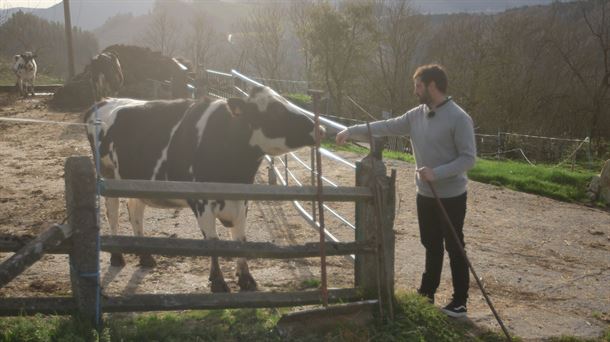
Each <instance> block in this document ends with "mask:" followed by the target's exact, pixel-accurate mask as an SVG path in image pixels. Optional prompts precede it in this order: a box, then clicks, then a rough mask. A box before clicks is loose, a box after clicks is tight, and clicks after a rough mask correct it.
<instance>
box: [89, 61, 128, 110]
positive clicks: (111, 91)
mask: <svg viewBox="0 0 610 342" xmlns="http://www.w3.org/2000/svg"><path fill="white" fill-rule="evenodd" d="M90 71H91V83H92V87H93V93H94V96H95V100H96V101H99V100H101V99H102V98H103V97H104V96H114V95H116V94H117V92H118V90H119V89H120V88H121V86H123V81H124V78H123V70H122V69H121V63H120V62H119V57H118V56H117V55H116V54H115V53H113V52H111V51H105V52H102V53H100V54H99V55H97V56H95V57H93V59H92V60H91V69H90Z"/></svg>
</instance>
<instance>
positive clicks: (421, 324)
mask: <svg viewBox="0 0 610 342" xmlns="http://www.w3.org/2000/svg"><path fill="white" fill-rule="evenodd" d="M397 300H398V305H397V308H396V316H395V317H396V319H395V320H394V321H393V322H388V323H378V322H376V323H371V324H369V325H367V326H337V327H336V329H334V330H331V331H326V332H319V330H317V329H311V330H312V334H311V335H306V336H299V338H298V339H295V340H296V341H355V342H357V341H363V342H364V341H380V342H381V341H501V340H502V338H501V336H500V335H498V334H496V333H492V332H481V331H479V330H477V329H476V328H474V327H473V326H472V325H469V324H463V323H462V324H459V323H456V321H454V320H451V319H448V318H447V317H446V316H445V315H444V314H442V313H441V312H440V311H439V310H438V309H437V308H435V307H434V306H432V305H430V304H428V303H427V302H426V301H425V300H424V299H423V298H421V297H420V296H418V295H415V294H405V293H402V294H399V295H398V297H397ZM286 311H287V310H276V309H235V310H212V311H185V312H169V313H146V314H137V315H126V314H120V315H119V314H115V315H110V316H107V317H106V319H105V323H106V326H105V328H104V330H103V332H102V334H101V336H97V335H96V334H94V333H93V330H91V329H89V328H88V327H86V326H84V325H82V324H79V323H78V322H76V321H75V320H74V319H72V318H69V317H57V316H42V315H39V316H35V317H16V318H2V319H0V341H2V342H12V341H281V338H280V337H279V336H278V334H277V333H276V331H275V330H274V328H275V325H276V324H277V321H278V320H279V318H280V317H281V314H282V312H286Z"/></svg>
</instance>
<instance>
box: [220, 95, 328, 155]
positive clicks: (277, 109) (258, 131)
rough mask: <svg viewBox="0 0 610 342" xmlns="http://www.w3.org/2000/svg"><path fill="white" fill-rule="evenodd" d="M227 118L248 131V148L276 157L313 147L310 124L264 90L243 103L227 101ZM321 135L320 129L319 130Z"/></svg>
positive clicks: (312, 127) (282, 100) (277, 97)
mask: <svg viewBox="0 0 610 342" xmlns="http://www.w3.org/2000/svg"><path fill="white" fill-rule="evenodd" d="M227 103H228V106H229V110H230V111H231V114H232V115H233V116H235V117H238V118H240V119H241V120H244V121H245V122H246V123H247V124H248V125H250V127H252V131H253V132H252V137H251V138H250V145H252V146H258V147H259V148H260V149H261V150H262V151H263V152H264V153H265V154H268V155H272V156H277V155H281V154H284V153H287V152H290V151H293V150H295V149H297V148H299V147H303V146H312V145H314V143H315V130H314V123H313V120H311V119H310V118H308V117H307V116H305V115H304V114H302V113H300V112H298V111H297V110H296V109H294V107H292V106H290V105H289V104H288V102H287V101H286V100H285V99H284V98H282V97H281V96H279V95H278V94H277V93H275V92H274V91H273V90H271V89H270V88H268V87H256V88H254V89H252V91H251V92H250V95H249V97H248V98H247V99H245V100H244V99H238V98H231V99H229V100H228V101H227ZM321 131H322V132H321V133H322V134H324V128H323V127H321Z"/></svg>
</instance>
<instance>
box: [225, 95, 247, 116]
mask: <svg viewBox="0 0 610 342" xmlns="http://www.w3.org/2000/svg"><path fill="white" fill-rule="evenodd" d="M227 105H228V106H229V111H230V112H231V115H233V116H235V117H238V116H242V115H243V114H244V111H245V110H246V101H244V100H243V99H240V98H236V97H232V98H230V99H228V100H227Z"/></svg>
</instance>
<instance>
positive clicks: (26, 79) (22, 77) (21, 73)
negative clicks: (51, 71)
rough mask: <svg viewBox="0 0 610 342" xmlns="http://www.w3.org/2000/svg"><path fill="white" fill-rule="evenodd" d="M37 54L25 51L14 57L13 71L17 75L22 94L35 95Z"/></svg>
mask: <svg viewBox="0 0 610 342" xmlns="http://www.w3.org/2000/svg"><path fill="white" fill-rule="evenodd" d="M34 58H36V55H35V54H33V53H31V52H25V53H22V54H20V55H15V56H14V57H13V72H14V73H15V76H17V89H18V90H19V94H21V96H27V95H28V94H32V96H34V81H35V80H36V71H37V70H38V67H37V66H36V61H35V60H34Z"/></svg>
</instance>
